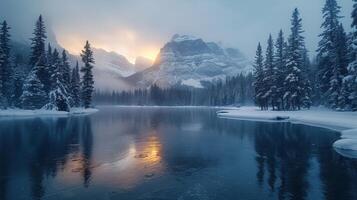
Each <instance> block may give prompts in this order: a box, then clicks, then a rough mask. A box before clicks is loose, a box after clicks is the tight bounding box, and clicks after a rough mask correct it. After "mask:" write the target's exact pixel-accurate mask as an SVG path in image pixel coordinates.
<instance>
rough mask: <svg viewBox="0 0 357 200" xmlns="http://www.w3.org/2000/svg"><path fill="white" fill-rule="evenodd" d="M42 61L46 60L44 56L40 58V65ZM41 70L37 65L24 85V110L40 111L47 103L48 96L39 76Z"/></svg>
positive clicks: (22, 99)
mask: <svg viewBox="0 0 357 200" xmlns="http://www.w3.org/2000/svg"><path fill="white" fill-rule="evenodd" d="M41 60H45V59H44V58H43V56H42V57H40V60H39V61H38V63H42V61H41ZM39 70H40V68H39V67H38V64H36V65H35V66H34V67H33V68H32V70H31V72H30V73H29V75H28V76H27V78H26V81H25V83H24V85H23V89H22V90H23V93H22V95H21V97H20V99H21V104H22V108H24V109H30V110H33V109H40V108H42V107H43V106H44V105H45V103H46V101H47V94H46V92H45V89H44V86H43V84H42V83H41V81H40V78H39V76H38V74H39Z"/></svg>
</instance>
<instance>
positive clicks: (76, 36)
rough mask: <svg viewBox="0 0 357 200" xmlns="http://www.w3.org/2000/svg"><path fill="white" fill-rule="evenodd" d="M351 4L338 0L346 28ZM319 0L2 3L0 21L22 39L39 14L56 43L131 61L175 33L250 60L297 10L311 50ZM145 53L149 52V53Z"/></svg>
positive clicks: (318, 19)
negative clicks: (101, 50)
mask: <svg viewBox="0 0 357 200" xmlns="http://www.w3.org/2000/svg"><path fill="white" fill-rule="evenodd" d="M352 3H353V2H352V1H347V0H343V1H342V0H340V1H339V4H340V5H341V6H342V13H341V15H343V16H346V17H345V18H344V19H342V20H343V23H344V24H345V27H346V29H347V30H348V29H349V27H350V23H351V19H350V13H351V11H352ZM323 4H324V0H313V1H311V0H264V1H262V0H250V1H247V0H205V1H201V0H150V1H149V0H50V1H49V0H32V1H28V0H1V2H0V17H1V18H2V19H8V20H9V22H10V24H11V25H12V26H13V27H14V28H13V30H14V31H16V34H15V35H16V36H18V37H22V38H27V37H29V35H30V34H31V32H32V26H33V24H34V21H35V19H36V17H37V16H38V15H39V14H40V13H42V14H43V15H44V16H45V19H46V22H47V24H48V26H50V27H51V28H52V29H53V30H54V32H55V33H56V35H57V38H58V39H59V41H60V42H61V43H62V44H64V46H65V47H66V46H67V48H69V49H73V50H72V51H78V49H79V48H81V44H82V43H83V41H84V40H86V39H89V40H90V41H91V42H92V43H93V45H94V46H97V47H102V48H105V49H108V50H113V51H116V52H118V53H121V54H124V55H126V56H128V57H129V58H130V59H134V57H135V56H145V55H142V54H153V53H152V52H155V50H154V49H156V51H158V50H159V48H160V47H161V46H162V45H163V44H164V43H165V42H166V41H167V40H168V39H170V38H171V36H172V35H173V34H175V33H186V34H194V35H197V36H200V37H203V38H204V39H206V40H208V41H221V42H222V43H223V44H226V45H227V46H234V47H238V48H240V49H241V50H242V51H243V52H244V53H245V54H247V56H249V57H253V56H254V53H255V48H256V45H257V43H258V41H261V42H263V44H264V43H265V40H266V39H267V36H268V35H269V33H273V35H274V36H276V34H277V33H278V31H279V29H280V28H282V29H283V30H284V31H285V32H286V34H287V33H288V32H289V25H290V16H291V12H292V10H293V9H294V8H295V7H298V8H299V9H300V11H301V15H302V17H303V25H304V29H305V30H306V32H305V36H306V39H307V46H308V48H309V50H310V52H312V53H313V52H314V51H315V49H316V46H317V42H318V40H319V38H318V34H319V33H320V32H321V30H320V24H321V21H322V19H321V18H322V17H321V9H322V6H323ZM148 52H150V53H148Z"/></svg>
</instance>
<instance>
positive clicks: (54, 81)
mask: <svg viewBox="0 0 357 200" xmlns="http://www.w3.org/2000/svg"><path fill="white" fill-rule="evenodd" d="M52 59H53V65H52V74H51V91H50V93H49V102H48V103H47V104H46V106H45V108H46V109H48V110H57V111H67V112H68V111H69V110H70V100H69V95H68V89H67V88H66V87H65V84H64V82H63V74H62V70H61V67H62V60H61V58H60V57H59V54H58V51H57V50H56V49H55V50H54V52H53V55H52Z"/></svg>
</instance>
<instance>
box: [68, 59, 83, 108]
mask: <svg viewBox="0 0 357 200" xmlns="http://www.w3.org/2000/svg"><path fill="white" fill-rule="evenodd" d="M70 90H71V97H72V101H73V106H74V107H79V106H80V104H81V98H80V75H79V66H78V62H77V63H76V67H75V68H73V70H72V76H71V87H70Z"/></svg>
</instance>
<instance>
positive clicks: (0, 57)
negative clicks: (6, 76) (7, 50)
mask: <svg viewBox="0 0 357 200" xmlns="http://www.w3.org/2000/svg"><path fill="white" fill-rule="evenodd" d="M4 57H5V54H4V52H3V50H2V49H1V48H0V65H2V63H3V62H4ZM3 85H4V82H3V75H2V74H0V108H1V109H4V108H6V107H7V102H6V97H5V95H4V94H3V92H2V88H3Z"/></svg>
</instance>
